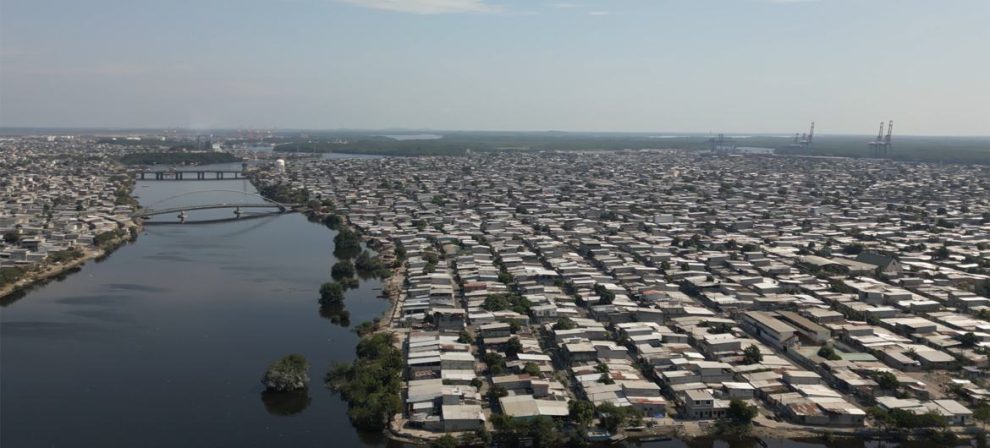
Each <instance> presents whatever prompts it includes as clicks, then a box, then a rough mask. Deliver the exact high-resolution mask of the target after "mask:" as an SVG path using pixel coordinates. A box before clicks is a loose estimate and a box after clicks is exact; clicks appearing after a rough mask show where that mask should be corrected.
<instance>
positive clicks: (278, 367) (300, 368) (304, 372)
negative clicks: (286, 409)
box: [261, 354, 309, 392]
mask: <svg viewBox="0 0 990 448" xmlns="http://www.w3.org/2000/svg"><path fill="white" fill-rule="evenodd" d="M261 384H264V386H265V390H266V391H268V392H291V391H296V390H301V389H305V388H306V387H308V385H309V361H306V358H305V357H303V356H302V355H297V354H291V355H287V356H284V357H282V358H281V359H279V360H278V361H275V362H273V363H272V364H271V365H270V366H268V369H267V370H265V375H264V376H263V377H262V378H261Z"/></svg>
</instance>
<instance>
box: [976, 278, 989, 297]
mask: <svg viewBox="0 0 990 448" xmlns="http://www.w3.org/2000/svg"><path fill="white" fill-rule="evenodd" d="M973 292H975V293H976V295H979V296H983V297H987V298H990V279H984V280H980V281H978V282H976V284H975V285H973Z"/></svg>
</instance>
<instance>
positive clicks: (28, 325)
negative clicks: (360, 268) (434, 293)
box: [0, 180, 388, 448]
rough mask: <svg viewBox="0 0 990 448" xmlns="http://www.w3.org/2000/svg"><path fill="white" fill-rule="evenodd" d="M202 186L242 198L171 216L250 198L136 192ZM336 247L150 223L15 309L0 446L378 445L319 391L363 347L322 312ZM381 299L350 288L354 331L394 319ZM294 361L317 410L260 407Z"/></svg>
mask: <svg viewBox="0 0 990 448" xmlns="http://www.w3.org/2000/svg"><path fill="white" fill-rule="evenodd" d="M202 189H215V190H232V191H218V192H212V193H205V194H193V195H187V196H182V197H180V198H176V199H172V200H169V201H165V202H163V203H162V205H163V206H166V207H171V206H176V205H187V204H204V203H222V202H236V201H238V200H243V198H244V197H245V196H244V195H243V194H239V193H236V192H237V191H241V192H246V193H254V192H255V190H254V187H253V186H251V184H250V183H248V182H247V181H243V180H239V181H209V182H190V181H183V182H139V183H138V184H137V185H136V187H135V194H136V195H138V196H139V197H140V201H141V202H142V204H150V203H154V202H156V201H159V200H161V199H164V198H168V197H172V196H176V195H180V194H183V193H187V192H190V191H194V190H202ZM255 202H257V201H255ZM231 214H232V212H231V210H229V209H228V210H222V211H210V212H208V211H202V212H193V213H191V214H190V218H189V219H190V220H193V219H200V218H214V217H221V216H222V217H226V216H230V215H231ZM159 219H161V220H171V221H174V220H175V217H172V216H166V217H161V218H159ZM333 236H334V232H332V231H330V230H329V229H327V228H326V227H324V226H322V225H319V224H314V223H310V222H308V221H307V220H306V218H305V217H304V216H302V215H299V214H291V215H279V216H273V217H267V218H258V219H253V220H245V221H239V222H228V223H221V224H204V225H171V226H146V227H145V229H144V231H143V232H142V233H141V235H140V236H139V237H138V239H137V241H136V242H134V243H132V244H128V245H126V246H123V247H121V248H120V249H119V250H117V251H116V252H114V253H113V254H112V255H111V256H110V257H108V258H106V259H105V260H103V261H102V262H89V263H87V264H86V265H85V266H84V267H83V268H82V270H81V271H80V272H77V273H75V274H72V275H69V276H68V277H66V278H65V279H64V280H62V281H58V282H52V283H49V284H47V285H45V286H41V287H38V288H36V289H34V290H31V291H30V292H28V293H27V294H26V296H24V297H21V298H20V299H18V300H16V301H13V302H9V301H8V302H5V304H4V305H5V306H3V308H2V309H0V397H2V399H0V446H3V447H5V448H17V447H43V446H59V447H75V446H144V447H150V446H162V447H165V446H168V447H174V446H202V447H208V446H209V447H214V446H242V447H268V446H299V447H307V446H313V447H315V446H381V445H383V444H384V443H385V442H384V441H383V439H382V438H381V437H380V436H375V435H371V436H365V435H360V434H358V433H357V432H356V431H355V430H354V429H353V428H352V427H351V425H350V423H349V421H348V419H347V417H346V404H345V403H343V402H342V401H341V400H340V399H339V398H338V397H337V396H336V395H335V394H333V393H332V392H330V391H329V390H327V389H326V388H324V387H323V385H322V377H323V374H324V373H325V372H326V370H327V366H328V365H329V364H330V363H331V362H333V361H347V360H350V359H353V352H354V346H355V344H356V340H357V336H356V335H355V334H354V333H353V332H352V331H350V329H349V328H342V327H341V326H339V325H337V324H334V323H332V322H331V321H330V320H328V319H326V318H324V317H321V314H320V312H319V305H318V303H317V298H318V294H317V291H318V289H319V287H320V284H322V283H323V282H325V281H328V280H329V277H330V275H329V273H330V267H331V266H332V265H333V263H334V262H335V261H336V260H335V259H334V257H333V254H332V251H333ZM380 288H381V283H380V282H379V281H375V280H372V281H362V282H361V286H360V288H358V289H356V290H352V291H349V292H348V293H347V309H348V310H349V312H350V321H351V322H352V324H354V325H356V324H358V323H360V322H362V321H366V320H371V319H372V318H373V317H375V316H378V315H380V314H381V312H382V311H383V310H384V309H386V307H387V306H388V302H387V301H386V300H384V299H380V298H377V296H378V295H379V294H380ZM289 353H299V354H302V355H304V356H305V357H306V358H307V359H308V360H309V361H310V364H311V366H312V367H311V369H310V376H311V378H312V381H311V384H310V388H309V391H308V394H309V402H308V405H307V404H306V400H305V399H301V400H295V401H291V402H288V403H280V402H271V401H270V400H269V402H268V403H266V402H265V401H264V400H263V395H262V386H261V383H260V378H261V375H262V374H263V372H264V370H265V368H266V367H267V365H268V364H269V363H271V362H272V361H275V360H276V359H278V358H279V357H281V356H284V355H286V354H289ZM285 414H292V415H285Z"/></svg>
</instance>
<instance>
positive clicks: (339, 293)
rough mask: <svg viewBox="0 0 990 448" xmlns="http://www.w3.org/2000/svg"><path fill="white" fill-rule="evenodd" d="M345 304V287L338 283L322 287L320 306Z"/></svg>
mask: <svg viewBox="0 0 990 448" xmlns="http://www.w3.org/2000/svg"><path fill="white" fill-rule="evenodd" d="M341 303H344V286H343V285H341V284H340V283H337V282H328V283H324V284H323V285H321V286H320V305H323V306H329V305H339V304H341Z"/></svg>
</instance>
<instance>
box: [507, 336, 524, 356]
mask: <svg viewBox="0 0 990 448" xmlns="http://www.w3.org/2000/svg"><path fill="white" fill-rule="evenodd" d="M522 351H523V346H522V342H520V341H519V338H517V337H515V336H513V337H511V338H509V341H508V342H506V343H505V354H506V355H509V356H511V357H513V358H514V357H515V356H516V355H518V354H519V353H521V352H522Z"/></svg>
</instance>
